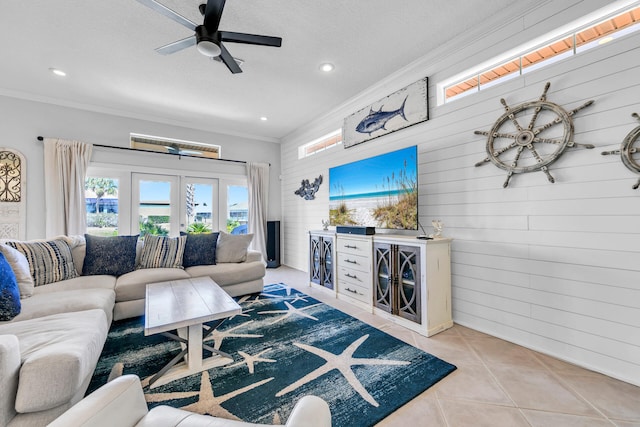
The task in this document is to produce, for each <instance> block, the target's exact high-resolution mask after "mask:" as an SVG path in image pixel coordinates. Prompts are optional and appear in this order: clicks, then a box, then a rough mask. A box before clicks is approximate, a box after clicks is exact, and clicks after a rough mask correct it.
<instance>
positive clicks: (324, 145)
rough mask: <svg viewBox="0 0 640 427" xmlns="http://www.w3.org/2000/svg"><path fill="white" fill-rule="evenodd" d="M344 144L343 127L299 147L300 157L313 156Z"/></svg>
mask: <svg viewBox="0 0 640 427" xmlns="http://www.w3.org/2000/svg"><path fill="white" fill-rule="evenodd" d="M339 144H342V129H338V130H335V131H333V132H331V133H329V134H327V135H325V136H323V137H320V138H318V139H316V140H313V141H311V142H309V143H308V144H305V145H302V146H300V147H298V159H302V158H304V157H309V156H312V155H314V154H316V153H319V152H320V151H324V150H328V149H329V148H333V147H336V146H338V145H339Z"/></svg>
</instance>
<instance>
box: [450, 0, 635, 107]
mask: <svg viewBox="0 0 640 427" xmlns="http://www.w3.org/2000/svg"><path fill="white" fill-rule="evenodd" d="M638 30H640V7H638V6H636V7H633V8H630V9H627V10H625V11H624V12H621V13H620V12H618V13H617V14H616V15H615V16H612V17H608V18H606V19H604V20H600V21H599V22H596V23H594V22H592V23H590V24H588V25H586V26H581V27H579V28H576V29H575V30H574V31H573V32H572V33H571V34H569V35H565V36H562V37H560V38H557V39H551V40H547V41H546V42H544V43H542V45H538V46H537V47H535V48H533V49H527V50H526V51H522V52H520V53H518V54H515V55H514V56H513V57H512V58H511V59H510V60H508V61H506V62H505V61H500V63H497V64H493V65H490V66H489V67H486V68H485V69H484V70H483V71H481V72H479V73H473V74H472V75H471V76H469V75H468V76H467V77H464V78H462V79H458V80H455V81H453V82H452V83H449V82H447V83H441V84H440V85H438V86H439V89H441V90H442V92H441V93H443V96H439V99H438V101H439V104H442V103H446V102H450V101H453V100H455V99H459V98H462V97H464V96H467V95H470V94H472V93H476V92H478V91H480V90H483V89H486V88H489V87H491V86H494V85H496V84H499V83H502V82H504V81H507V80H509V79H512V78H515V77H517V76H520V75H522V74H525V73H528V72H530V71H533V70H536V69H538V68H541V67H544V66H547V65H550V64H552V63H554V62H557V61H559V60H561V59H564V58H566V57H568V56H572V55H575V54H577V53H580V52H584V51H585V50H588V49H591V48H593V47H597V46H599V45H602V44H605V43H608V42H610V41H612V40H614V39H615V38H619V37H622V36H624V35H626V34H629V33H631V32H634V31H638Z"/></svg>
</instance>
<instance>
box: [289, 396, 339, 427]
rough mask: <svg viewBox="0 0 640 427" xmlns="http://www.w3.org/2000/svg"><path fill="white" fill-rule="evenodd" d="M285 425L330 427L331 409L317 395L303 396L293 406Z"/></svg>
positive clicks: (293, 426) (292, 426)
mask: <svg viewBox="0 0 640 427" xmlns="http://www.w3.org/2000/svg"><path fill="white" fill-rule="evenodd" d="M286 426H287V427H331V411H330V410H329V405H327V402H325V401H324V400H322V399H321V398H319V397H318V396H311V395H309V396H304V397H303V398H302V399H300V400H298V402H297V403H296V406H294V407H293V411H291V415H289V418H288V419H287V424H286Z"/></svg>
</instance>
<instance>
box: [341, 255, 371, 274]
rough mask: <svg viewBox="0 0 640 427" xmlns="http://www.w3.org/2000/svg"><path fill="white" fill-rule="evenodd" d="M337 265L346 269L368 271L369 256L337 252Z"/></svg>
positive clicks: (369, 269) (369, 265) (369, 266)
mask: <svg viewBox="0 0 640 427" xmlns="http://www.w3.org/2000/svg"><path fill="white" fill-rule="evenodd" d="M338 265H339V266H341V267H344V268H346V269H353V270H357V271H362V272H365V273H368V272H369V271H371V257H367V256H364V255H354V254H346V253H338Z"/></svg>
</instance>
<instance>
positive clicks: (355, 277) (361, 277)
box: [338, 267, 371, 288]
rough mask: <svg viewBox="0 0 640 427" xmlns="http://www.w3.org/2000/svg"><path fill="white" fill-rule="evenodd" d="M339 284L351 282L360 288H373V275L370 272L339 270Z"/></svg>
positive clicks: (341, 268)
mask: <svg viewBox="0 0 640 427" xmlns="http://www.w3.org/2000/svg"><path fill="white" fill-rule="evenodd" d="M338 282H349V283H353V284H356V285H358V286H363V287H364V286H366V287H367V288H369V287H371V275H370V274H369V273H368V272H363V271H358V270H354V269H352V268H345V267H339V268H338Z"/></svg>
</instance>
